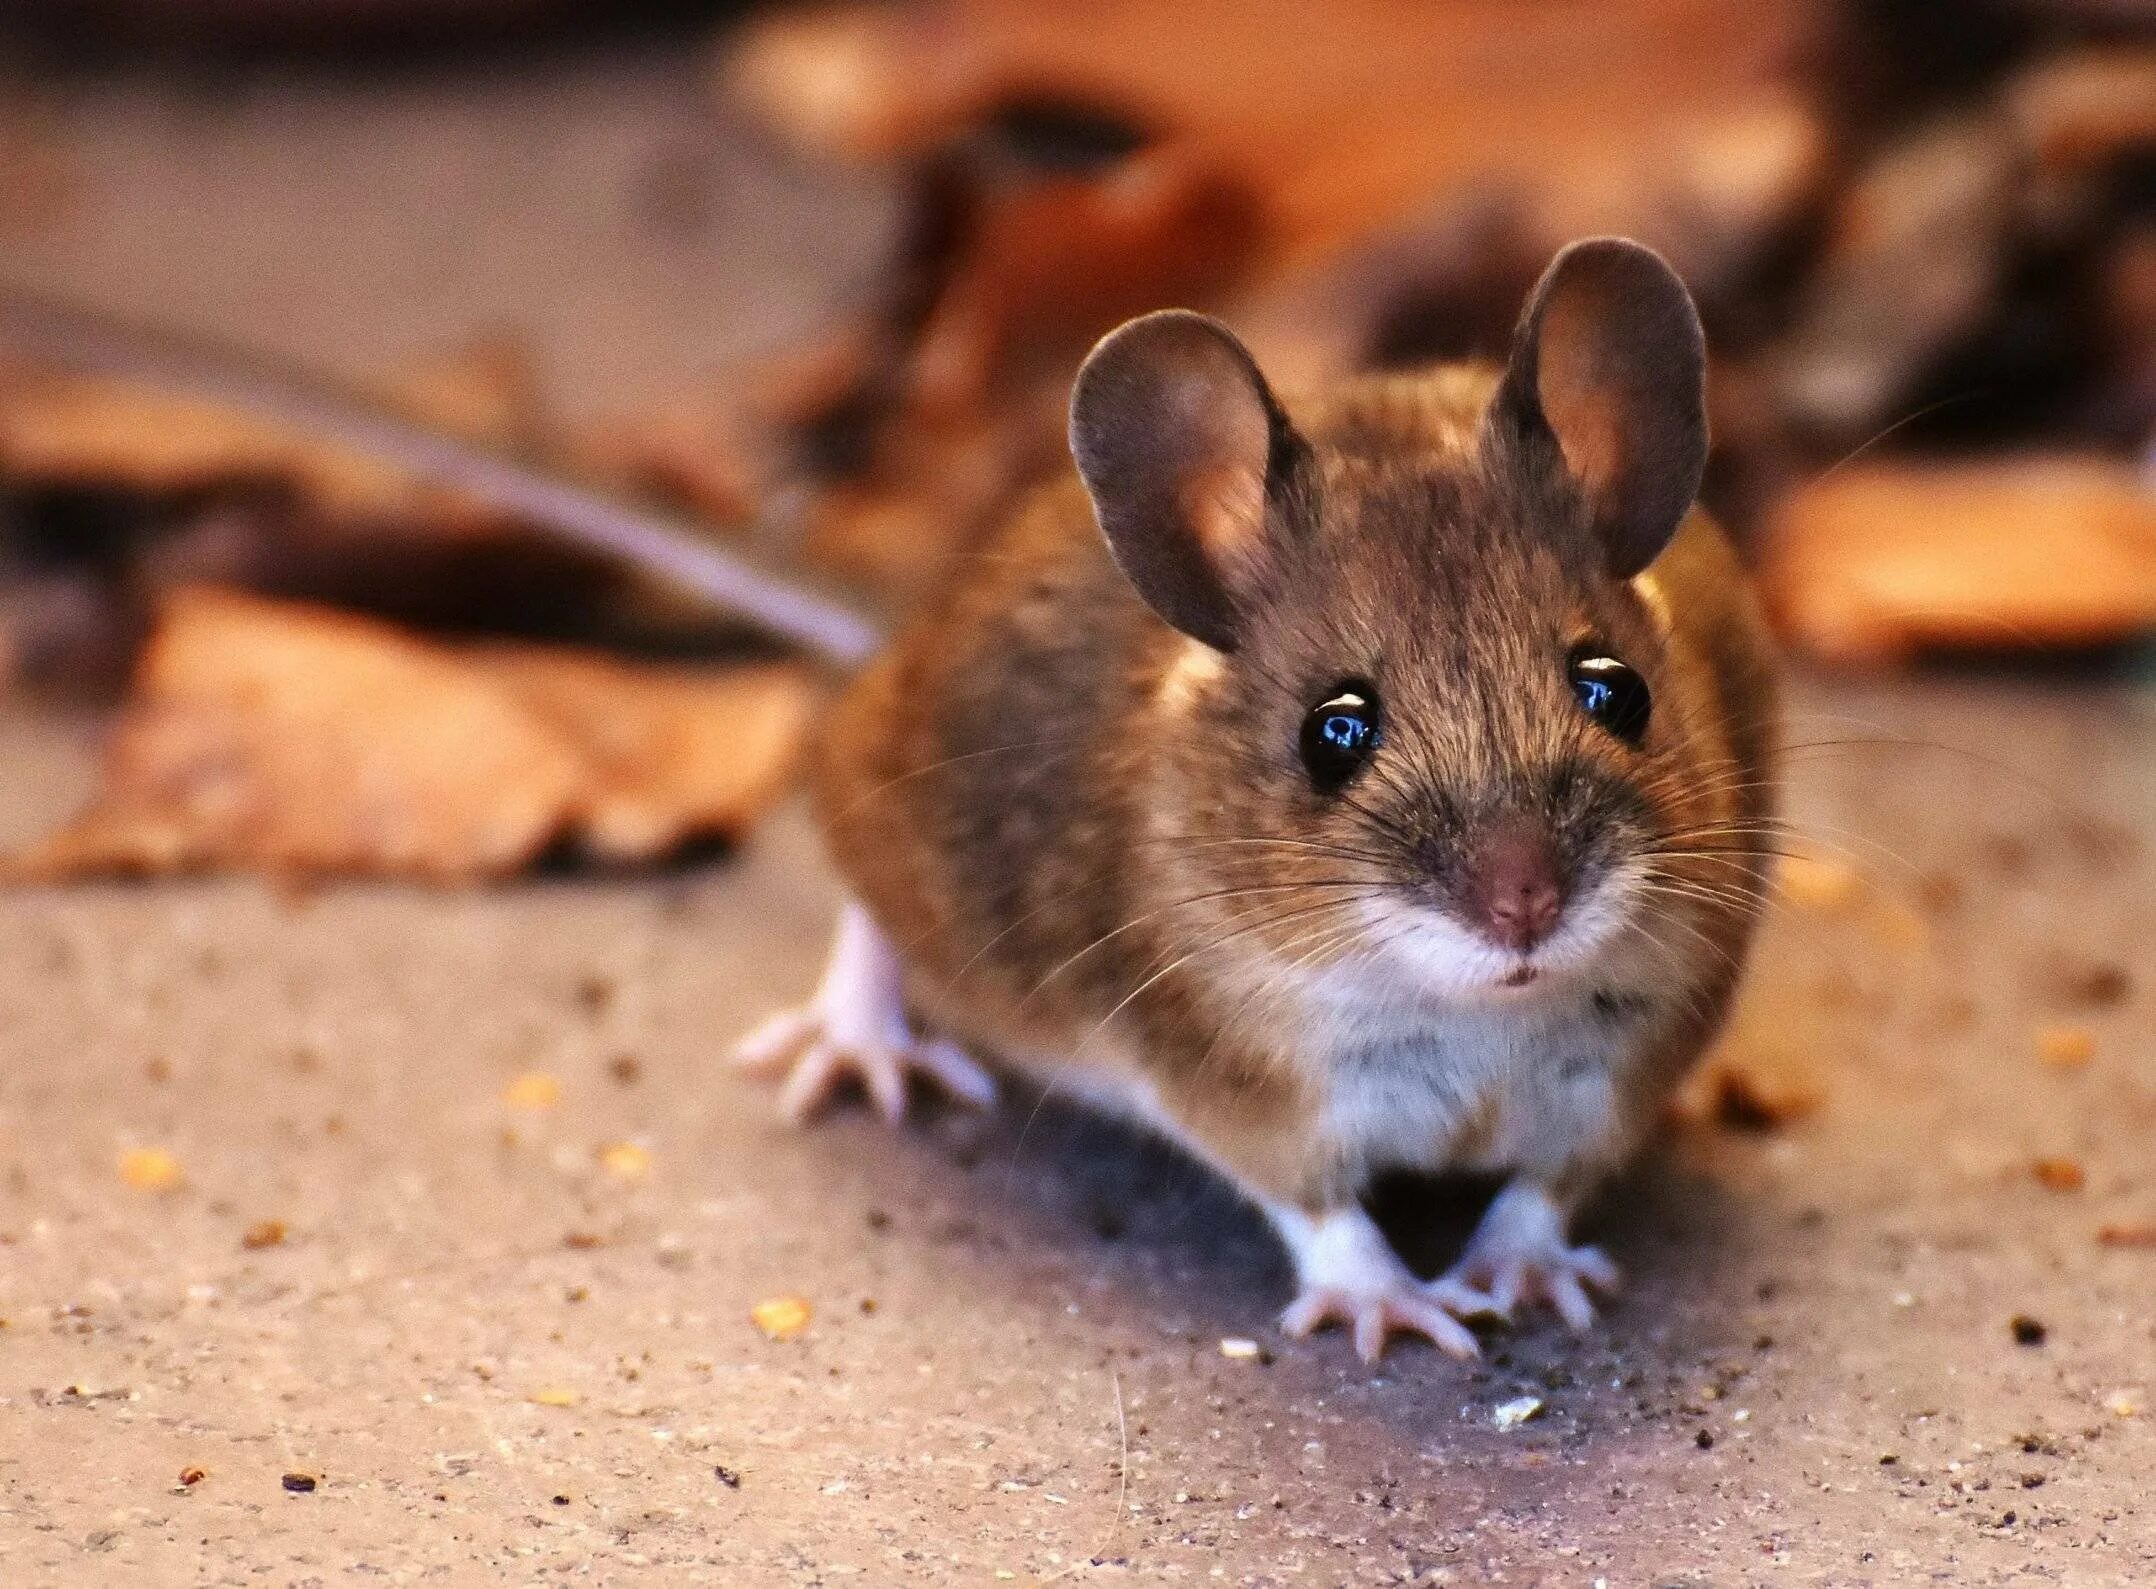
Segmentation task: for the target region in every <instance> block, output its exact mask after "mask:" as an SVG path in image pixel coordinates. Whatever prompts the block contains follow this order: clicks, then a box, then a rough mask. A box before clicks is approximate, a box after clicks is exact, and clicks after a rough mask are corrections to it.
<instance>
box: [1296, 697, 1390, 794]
mask: <svg viewBox="0 0 2156 1589" xmlns="http://www.w3.org/2000/svg"><path fill="white" fill-rule="evenodd" d="M1377 727H1378V708H1377V692H1376V691H1375V690H1373V689H1371V688H1370V687H1369V686H1368V685H1366V684H1343V685H1340V686H1339V687H1338V688H1337V689H1336V690H1335V691H1334V693H1333V695H1332V696H1331V697H1330V698H1329V699H1327V700H1323V701H1320V702H1319V703H1318V704H1317V705H1315V706H1313V707H1311V708H1310V715H1309V716H1308V717H1305V718H1304V719H1303V738H1302V751H1303V766H1304V767H1306V768H1308V769H1309V772H1310V782H1311V784H1312V785H1313V786H1314V787H1315V788H1316V789H1317V791H1318V792H1319V793H1320V794H1331V793H1332V792H1333V791H1334V790H1335V789H1338V788H1340V787H1341V786H1342V785H1343V784H1345V783H1346V782H1347V781H1348V780H1349V779H1350V778H1352V777H1354V776H1355V774H1356V772H1357V771H1358V770H1360V769H1361V767H1362V764H1363V763H1364V762H1366V761H1368V760H1369V759H1370V753H1371V752H1372V751H1374V750H1376V749H1377V738H1378V735H1377Z"/></svg>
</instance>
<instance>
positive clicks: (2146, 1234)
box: [2096, 1219, 2156, 1251]
mask: <svg viewBox="0 0 2156 1589" xmlns="http://www.w3.org/2000/svg"><path fill="white" fill-rule="evenodd" d="M2096 1240H2097V1242H2098V1243H2099V1244H2100V1245H2102V1246H2105V1247H2130V1248H2146V1249H2149V1250H2152V1251H2156V1219H2146V1220H2138V1221H2133V1222H2130V1223H2126V1224H2113V1225H2105V1226H2102V1227H2101V1228H2100V1229H2098V1231H2097V1232H2096Z"/></svg>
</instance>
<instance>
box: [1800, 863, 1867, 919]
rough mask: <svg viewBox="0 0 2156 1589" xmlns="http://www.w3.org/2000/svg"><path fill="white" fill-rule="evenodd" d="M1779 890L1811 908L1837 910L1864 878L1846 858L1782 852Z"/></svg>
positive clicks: (1851, 896) (1855, 895) (1855, 892)
mask: <svg viewBox="0 0 2156 1589" xmlns="http://www.w3.org/2000/svg"><path fill="white" fill-rule="evenodd" d="M1780 877H1781V884H1782V892H1783V893H1784V894H1785V895H1786V896H1787V897H1788V899H1789V901H1790V903H1792V904H1796V905H1803V906H1806V907H1808V908H1810V909H1812V910H1839V909H1840V908H1841V907H1843V906H1845V905H1847V904H1848V903H1849V902H1850V901H1851V900H1853V899H1855V898H1856V897H1857V891H1858V890H1859V889H1860V888H1861V887H1862V886H1863V882H1864V880H1863V878H1862V877H1861V876H1860V875H1859V874H1858V872H1857V869H1856V868H1855V867H1853V866H1851V865H1850V864H1849V863H1848V862H1847V861H1837V860H1831V859H1828V858H1826V857H1824V856H1817V855H1785V856H1783V857H1782V863H1781V868H1780Z"/></svg>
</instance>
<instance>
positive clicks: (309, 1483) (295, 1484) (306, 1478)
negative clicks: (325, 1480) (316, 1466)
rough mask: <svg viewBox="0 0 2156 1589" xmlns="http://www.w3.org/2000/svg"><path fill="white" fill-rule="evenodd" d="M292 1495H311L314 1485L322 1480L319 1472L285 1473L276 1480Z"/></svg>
mask: <svg viewBox="0 0 2156 1589" xmlns="http://www.w3.org/2000/svg"><path fill="white" fill-rule="evenodd" d="M277 1482H278V1483H280V1484H282V1485H283V1486H284V1487H285V1488H286V1489H287V1490H288V1491H290V1492H291V1493H292V1494H294V1495H312V1494H314V1491H315V1486H316V1485H318V1484H320V1483H321V1482H322V1476H321V1475H320V1474H319V1473H287V1474H286V1475H284V1477H283V1478H281V1479H279V1480H278V1481H277Z"/></svg>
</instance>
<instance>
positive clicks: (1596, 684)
mask: <svg viewBox="0 0 2156 1589" xmlns="http://www.w3.org/2000/svg"><path fill="white" fill-rule="evenodd" d="M1572 694H1573V695H1574V697H1575V698H1576V699H1577V700H1578V701H1579V703H1580V710H1581V711H1583V712H1585V713H1586V714H1587V715H1588V716H1589V717H1591V718H1593V719H1594V720H1595V721H1596V722H1597V723H1600V724H1601V725H1602V726H1603V727H1604V728H1606V729H1608V730H1609V731H1610V732H1611V733H1612V734H1615V735H1616V736H1617V737H1618V738H1619V739H1621V740H1623V741H1624V742H1625V743H1626V744H1627V745H1637V744H1638V743H1639V742H1640V741H1641V740H1642V739H1645V738H1646V737H1647V717H1648V714H1649V713H1650V712H1651V711H1652V710H1653V709H1654V697H1653V695H1651V694H1650V693H1649V691H1648V689H1647V681H1646V680H1645V679H1643V678H1641V677H1640V676H1639V675H1638V674H1637V673H1634V672H1633V671H1632V670H1631V669H1630V668H1628V667H1626V666H1625V665H1624V664H1623V663H1622V662H1619V661H1618V660H1617V659H1616V658H1615V657H1603V656H1595V655H1593V654H1591V653H1589V652H1585V651H1582V652H1578V653H1575V654H1574V656H1573V658H1572Z"/></svg>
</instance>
